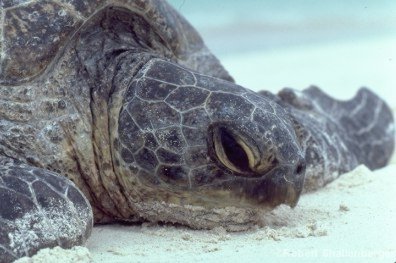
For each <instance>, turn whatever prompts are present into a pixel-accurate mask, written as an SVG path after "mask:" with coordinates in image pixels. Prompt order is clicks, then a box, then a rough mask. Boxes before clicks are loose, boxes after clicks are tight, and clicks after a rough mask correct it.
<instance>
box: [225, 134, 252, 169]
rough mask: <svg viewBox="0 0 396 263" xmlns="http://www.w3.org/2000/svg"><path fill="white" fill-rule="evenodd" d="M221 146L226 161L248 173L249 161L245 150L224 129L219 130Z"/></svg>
mask: <svg viewBox="0 0 396 263" xmlns="http://www.w3.org/2000/svg"><path fill="white" fill-rule="evenodd" d="M219 133H220V138H221V144H222V147H223V149H224V153H225V154H226V156H227V158H228V160H229V161H230V162H231V163H232V164H233V165H234V166H235V167H236V168H238V169H239V170H241V171H246V172H247V171H250V168H249V159H248V156H247V154H246V152H245V150H244V149H243V148H242V147H241V146H240V145H239V144H238V142H237V141H236V140H235V138H234V136H232V135H231V134H230V133H229V132H228V131H227V130H226V129H224V128H221V129H220V130H219Z"/></svg>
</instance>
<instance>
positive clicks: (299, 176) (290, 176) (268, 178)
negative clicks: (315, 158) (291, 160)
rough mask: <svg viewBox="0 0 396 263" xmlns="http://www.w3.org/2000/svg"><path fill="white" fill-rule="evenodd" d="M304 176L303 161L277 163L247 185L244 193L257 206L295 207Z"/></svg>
mask: <svg viewBox="0 0 396 263" xmlns="http://www.w3.org/2000/svg"><path fill="white" fill-rule="evenodd" d="M304 177H305V162H304V161H300V162H299V163H298V165H295V166H291V165H290V164H285V165H279V166H278V167H277V168H275V169H274V170H273V171H271V172H269V173H267V174H266V175H265V176H263V177H262V178H259V179H258V180H257V181H256V182H255V183H254V184H252V185H251V187H247V188H246V189H247V191H246V194H247V195H248V196H249V197H250V200H256V201H254V202H255V203H257V205H259V206H263V207H268V206H269V207H276V206H278V205H280V204H287V205H289V206H290V207H295V206H296V205H297V203H298V200H299V198H300V195H301V192H302V190H303V185H304Z"/></svg>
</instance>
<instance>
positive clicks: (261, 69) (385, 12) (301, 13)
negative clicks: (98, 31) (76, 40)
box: [169, 0, 396, 106]
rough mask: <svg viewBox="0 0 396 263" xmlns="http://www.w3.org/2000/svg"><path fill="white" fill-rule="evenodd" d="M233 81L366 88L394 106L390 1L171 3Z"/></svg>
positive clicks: (344, 90) (337, 91)
mask: <svg viewBox="0 0 396 263" xmlns="http://www.w3.org/2000/svg"><path fill="white" fill-rule="evenodd" d="M169 2H170V3H171V4H172V5H173V6H174V7H175V9H177V10H178V11H179V12H180V13H182V14H183V15H184V16H185V17H186V18H187V20H188V21H189V22H190V23H191V24H192V25H193V26H194V27H195V28H196V29H197V30H198V32H199V33H200V34H201V36H202V37H203V39H204V40H205V42H206V44H207V46H208V47H209V48H210V49H211V50H212V52H213V53H214V54H215V55H217V56H218V57H219V58H220V60H221V61H222V62H223V64H224V65H225V66H226V68H227V69H228V70H229V71H230V72H231V74H232V75H233V76H234V77H235V79H236V80H237V82H238V83H240V84H242V85H244V86H247V87H249V88H251V89H254V90H257V89H269V90H272V91H275V90H279V89H280V88H282V87H284V86H292V87H295V88H298V89H302V88H305V87H307V86H309V85H310V84H317V85H319V86H321V87H322V88H323V89H325V90H326V91H328V92H329V93H330V94H332V95H335V96H338V97H339V98H347V97H350V96H352V95H353V94H354V93H355V92H356V90H357V88H358V87H360V86H370V87H372V88H373V89H374V90H375V91H377V92H378V93H379V94H380V95H381V96H383V97H386V99H387V100H388V101H389V102H390V103H392V104H393V105H395V106H396V64H395V63H396V1H395V0H378V1H375V0H332V1H327V0H325V1H315V0H272V1H266V0H249V1H247V0H227V1H220V0H217V1H216V0H170V1H169Z"/></svg>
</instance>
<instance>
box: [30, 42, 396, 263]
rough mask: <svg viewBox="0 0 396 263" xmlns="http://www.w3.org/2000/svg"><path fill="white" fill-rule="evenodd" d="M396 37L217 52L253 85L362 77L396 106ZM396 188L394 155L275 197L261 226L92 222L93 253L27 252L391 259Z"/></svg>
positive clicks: (62, 258)
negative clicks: (381, 164)
mask: <svg viewBox="0 0 396 263" xmlns="http://www.w3.org/2000/svg"><path fill="white" fill-rule="evenodd" d="M395 46H396V40H395V39H377V40H370V41H365V42H362V43H359V44H357V43H351V42H350V43H339V44H333V45H331V46H330V45H329V46H313V47H305V48H295V49H286V50H278V51H277V53H265V52H263V53H251V54H248V55H241V56H237V57H235V56H234V57H228V58H227V57H225V58H221V59H222V60H223V61H224V64H225V65H226V67H227V68H228V69H229V70H230V72H231V73H232V75H233V76H235V77H236V80H237V82H238V83H240V84H242V85H245V86H247V87H250V88H252V89H255V90H257V89H269V90H272V91H276V90H277V89H279V88H280V87H283V86H292V87H296V88H304V87H306V86H308V85H309V84H317V85H319V86H321V87H322V88H324V89H325V90H327V91H328V92H329V93H330V94H332V95H336V96H337V97H339V98H348V97H351V96H352V95H353V93H354V92H355V91H356V88H357V87H359V86H361V85H368V86H371V87H373V90H374V91H376V92H378V93H379V94H380V95H381V96H383V97H384V98H386V100H387V101H388V102H389V104H391V105H392V106H393V108H395V109H396V92H395V91H394V89H395V88H396V85H395V84H396V81H395V77H394V72H396V66H395V63H396V56H395V50H394V49H395V48H394V47H395ZM395 193H396V158H394V159H393V164H390V165H389V166H387V167H385V168H383V169H381V170H378V171H375V172H370V171H369V170H368V169H367V168H365V167H364V166H360V167H358V168H357V169H356V170H354V171H353V172H350V173H348V174H345V175H342V177H341V178H340V179H338V180H337V181H335V182H333V183H331V184H329V185H328V186H327V187H325V188H324V189H321V190H319V191H317V192H315V193H310V194H306V195H304V196H302V197H301V199H300V202H299V204H298V206H297V207H296V208H295V209H289V208H288V207H285V206H281V207H279V208H278V209H276V210H275V211H273V212H272V213H270V214H268V215H266V216H265V221H266V222H267V226H265V227H261V228H258V229H255V230H251V231H248V232H242V233H226V232H225V231H224V230H223V229H215V230H212V231H197V230H191V229H188V228H184V227H173V226H157V225H153V226H151V225H149V224H144V225H143V226H141V225H135V226H123V225H108V226H97V227H95V228H94V231H93V234H92V237H91V238H90V239H89V241H88V243H87V248H88V249H89V251H90V253H88V252H87V251H86V250H85V249H84V248H81V247H80V248H75V250H73V251H70V250H69V251H65V250H61V249H59V248H58V249H56V250H49V249H46V250H44V251H41V255H40V258H41V259H37V260H32V259H29V260H28V259H25V261H24V262H52V261H54V262H55V261H56V262H58V263H61V262H90V261H91V260H93V261H94V262H225V261H227V262H241V261H245V262H296V261H303V262H335V261H338V260H342V261H344V262H359V263H360V262H395V261H396V223H395V222H396V221H395V218H396V206H395V197H394V196H395ZM72 257H74V258H72ZM43 258H45V259H43Z"/></svg>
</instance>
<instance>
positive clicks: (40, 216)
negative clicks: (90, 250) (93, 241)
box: [0, 156, 92, 262]
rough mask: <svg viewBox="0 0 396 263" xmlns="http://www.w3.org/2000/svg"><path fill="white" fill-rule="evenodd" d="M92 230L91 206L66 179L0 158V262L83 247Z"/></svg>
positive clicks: (43, 170)
mask: <svg viewBox="0 0 396 263" xmlns="http://www.w3.org/2000/svg"><path fill="white" fill-rule="evenodd" d="M91 230H92V211H91V207H90V205H89V203H88V201H87V199H86V198H85V197H84V196H83V195H82V193H81V192H80V191H79V190H78V189H77V188H76V187H75V186H74V184H73V183H72V182H71V181H70V180H68V179H67V178H65V177H63V176H60V175H58V174H56V173H53V172H50V171H48V170H45V169H40V168H36V167H32V166H29V165H26V164H23V163H20V162H18V161H16V160H13V159H10V158H5V157H1V156H0V262H12V261H13V260H15V259H17V258H20V257H23V256H31V255H33V254H35V253H36V252H37V251H38V250H39V249H41V248H46V247H55V246H61V247H63V248H70V247H72V246H76V245H81V244H83V243H84V242H85V241H86V239H87V238H88V237H89V235H90V233H91Z"/></svg>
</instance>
